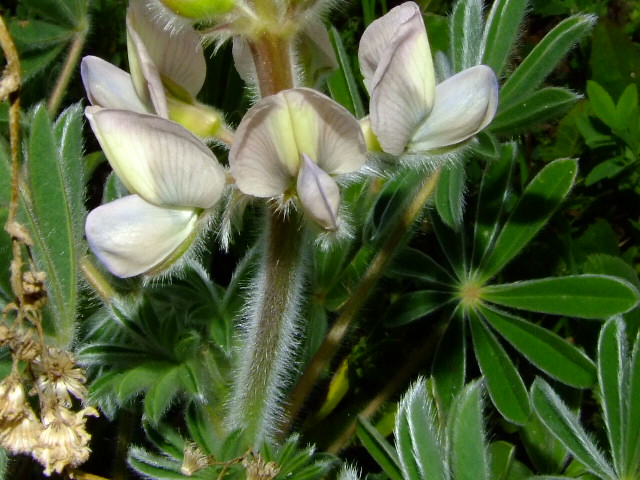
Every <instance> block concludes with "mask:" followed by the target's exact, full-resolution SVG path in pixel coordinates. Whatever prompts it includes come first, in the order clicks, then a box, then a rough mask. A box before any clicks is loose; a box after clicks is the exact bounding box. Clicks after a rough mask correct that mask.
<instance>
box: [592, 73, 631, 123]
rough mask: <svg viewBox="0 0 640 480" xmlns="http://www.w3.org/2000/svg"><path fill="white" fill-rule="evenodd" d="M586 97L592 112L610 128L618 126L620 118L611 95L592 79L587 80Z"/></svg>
mask: <svg viewBox="0 0 640 480" xmlns="http://www.w3.org/2000/svg"><path fill="white" fill-rule="evenodd" d="M587 97H589V102H590V103H591V108H592V109H593V113H595V114H596V116H597V117H598V118H599V119H600V120H602V121H603V122H604V123H605V124H606V125H607V126H608V127H609V128H611V129H612V130H617V129H619V128H620V126H621V125H620V120H624V119H619V118H618V113H617V111H616V104H615V103H614V102H613V99H612V98H611V95H609V92H607V91H606V90H605V89H604V88H602V87H601V86H600V85H599V84H598V83H596V82H594V81H593V80H589V81H588V82H587Z"/></svg>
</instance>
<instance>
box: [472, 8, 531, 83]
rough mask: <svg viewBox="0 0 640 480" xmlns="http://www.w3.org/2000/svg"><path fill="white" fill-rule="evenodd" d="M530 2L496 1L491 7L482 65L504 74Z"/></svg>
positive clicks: (483, 47) (483, 39)
mask: <svg viewBox="0 0 640 480" xmlns="http://www.w3.org/2000/svg"><path fill="white" fill-rule="evenodd" d="M528 3H529V2H528V0H496V1H495V2H493V5H492V6H491V11H490V12H489V15H488V17H487V23H486V25H485V29H484V35H483V38H482V53H483V57H482V63H483V64H485V65H488V66H489V67H491V68H492V69H493V71H494V72H495V73H496V75H497V76H498V77H500V75H501V74H502V71H503V70H504V67H505V65H506V63H507V59H508V58H509V53H510V52H511V50H512V49H513V47H514V43H515V41H516V40H517V38H518V35H519V33H520V32H521V28H520V25H521V24H522V20H523V18H524V14H525V11H526V8H527V4H528Z"/></svg>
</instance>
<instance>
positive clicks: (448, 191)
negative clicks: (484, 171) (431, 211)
mask: <svg viewBox="0 0 640 480" xmlns="http://www.w3.org/2000/svg"><path fill="white" fill-rule="evenodd" d="M465 171H466V169H465V166H464V164H455V165H452V166H450V167H448V168H443V169H442V170H441V172H440V178H439V179H438V185H437V186H436V191H435V194H434V202H435V205H436V209H437V210H438V215H440V218H441V219H442V221H443V222H444V223H445V224H446V225H448V226H449V227H451V228H453V229H454V230H458V229H459V228H460V225H462V214H463V212H464V191H465V180H466V175H465Z"/></svg>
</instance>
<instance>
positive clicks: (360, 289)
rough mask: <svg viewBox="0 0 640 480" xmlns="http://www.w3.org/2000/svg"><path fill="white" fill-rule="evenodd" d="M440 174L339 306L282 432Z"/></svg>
mask: <svg viewBox="0 0 640 480" xmlns="http://www.w3.org/2000/svg"><path fill="white" fill-rule="evenodd" d="M439 176H440V175H439V171H436V172H435V173H433V174H432V175H431V176H430V177H428V178H427V179H426V180H425V181H424V182H423V183H422V184H421V185H420V186H419V187H418V189H417V190H416V192H415V193H414V195H413V197H412V200H411V203H409V205H407V208H406V210H405V211H404V212H403V214H402V215H401V216H400V217H399V218H398V221H397V223H396V225H395V226H394V228H393V229H392V233H391V235H390V236H389V238H387V240H386V241H385V243H384V244H383V246H382V247H381V249H380V250H379V251H378V253H377V254H376V256H375V257H374V258H373V260H372V262H371V264H369V267H368V268H367V271H366V272H365V273H364V275H363V277H362V278H361V279H360V282H359V283H358V286H357V287H356V289H355V290H354V292H353V294H352V295H351V297H350V298H349V300H347V302H346V303H345V304H344V306H343V307H342V309H341V311H340V315H339V316H338V319H337V320H336V322H335V323H334V324H333V326H332V327H331V329H330V330H329V333H328V334H327V336H326V338H325V339H324V341H323V342H322V344H321V345H320V348H319V349H318V351H317V352H316V354H315V355H314V356H313V358H312V359H311V361H310V362H309V364H308V365H307V368H306V370H305V371H304V373H303V374H302V376H301V377H300V380H299V381H298V384H297V385H296V386H295V388H294V390H293V392H292V393H291V395H290V398H289V408H288V410H287V412H286V416H285V423H284V424H283V427H282V430H283V431H284V432H286V431H288V430H289V428H290V427H291V423H292V422H293V421H294V420H295V418H296V416H297V415H298V412H299V411H300V409H301V408H302V406H303V404H304V402H305V400H306V398H307V396H308V395H309V393H310V392H311V389H312V388H313V386H314V385H315V384H316V382H317V380H318V378H319V377H320V375H321V374H322V372H323V371H324V369H325V367H326V366H327V365H328V364H329V362H330V361H331V359H332V358H333V355H334V354H335V352H336V350H337V348H338V346H339V345H340V343H341V342H342V339H343V338H344V336H345V334H346V333H347V331H348V329H349V326H350V325H351V322H352V321H353V319H354V318H355V316H356V314H357V313H358V311H359V310H360V308H362V306H363V304H364V302H365V301H366V300H367V298H368V297H369V295H370V294H371V292H372V291H373V288H374V286H375V284H376V283H377V281H378V280H379V279H380V277H382V274H383V272H384V269H385V267H386V266H387V265H388V263H389V261H390V260H391V258H392V257H393V255H394V253H395V251H396V249H397V248H398V247H399V246H400V245H401V244H402V241H403V239H404V238H405V235H406V234H407V232H408V231H409V228H410V227H411V225H412V224H413V222H414V221H415V219H416V218H417V217H418V215H419V214H420V212H421V211H422V209H423V207H424V205H425V203H426V202H427V200H428V199H429V197H431V195H432V193H433V191H434V190H435V187H436V184H437V182H438V178H439Z"/></svg>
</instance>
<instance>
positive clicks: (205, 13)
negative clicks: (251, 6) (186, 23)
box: [161, 0, 235, 20]
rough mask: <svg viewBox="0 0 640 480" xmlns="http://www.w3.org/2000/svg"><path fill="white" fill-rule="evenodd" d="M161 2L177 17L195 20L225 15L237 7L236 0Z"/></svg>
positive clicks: (164, 0) (166, 0)
mask: <svg viewBox="0 0 640 480" xmlns="http://www.w3.org/2000/svg"><path fill="white" fill-rule="evenodd" d="M161 2H162V3H163V4H164V6H165V7H167V8H168V9H169V10H171V11H172V12H174V13H176V14H177V15H180V16H181V17H186V18H191V19H193V20H202V19H205V18H211V17H215V16H216V15H223V14H225V13H227V12H229V11H230V10H231V9H232V8H233V7H234V5H235V1H234V0H161Z"/></svg>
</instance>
